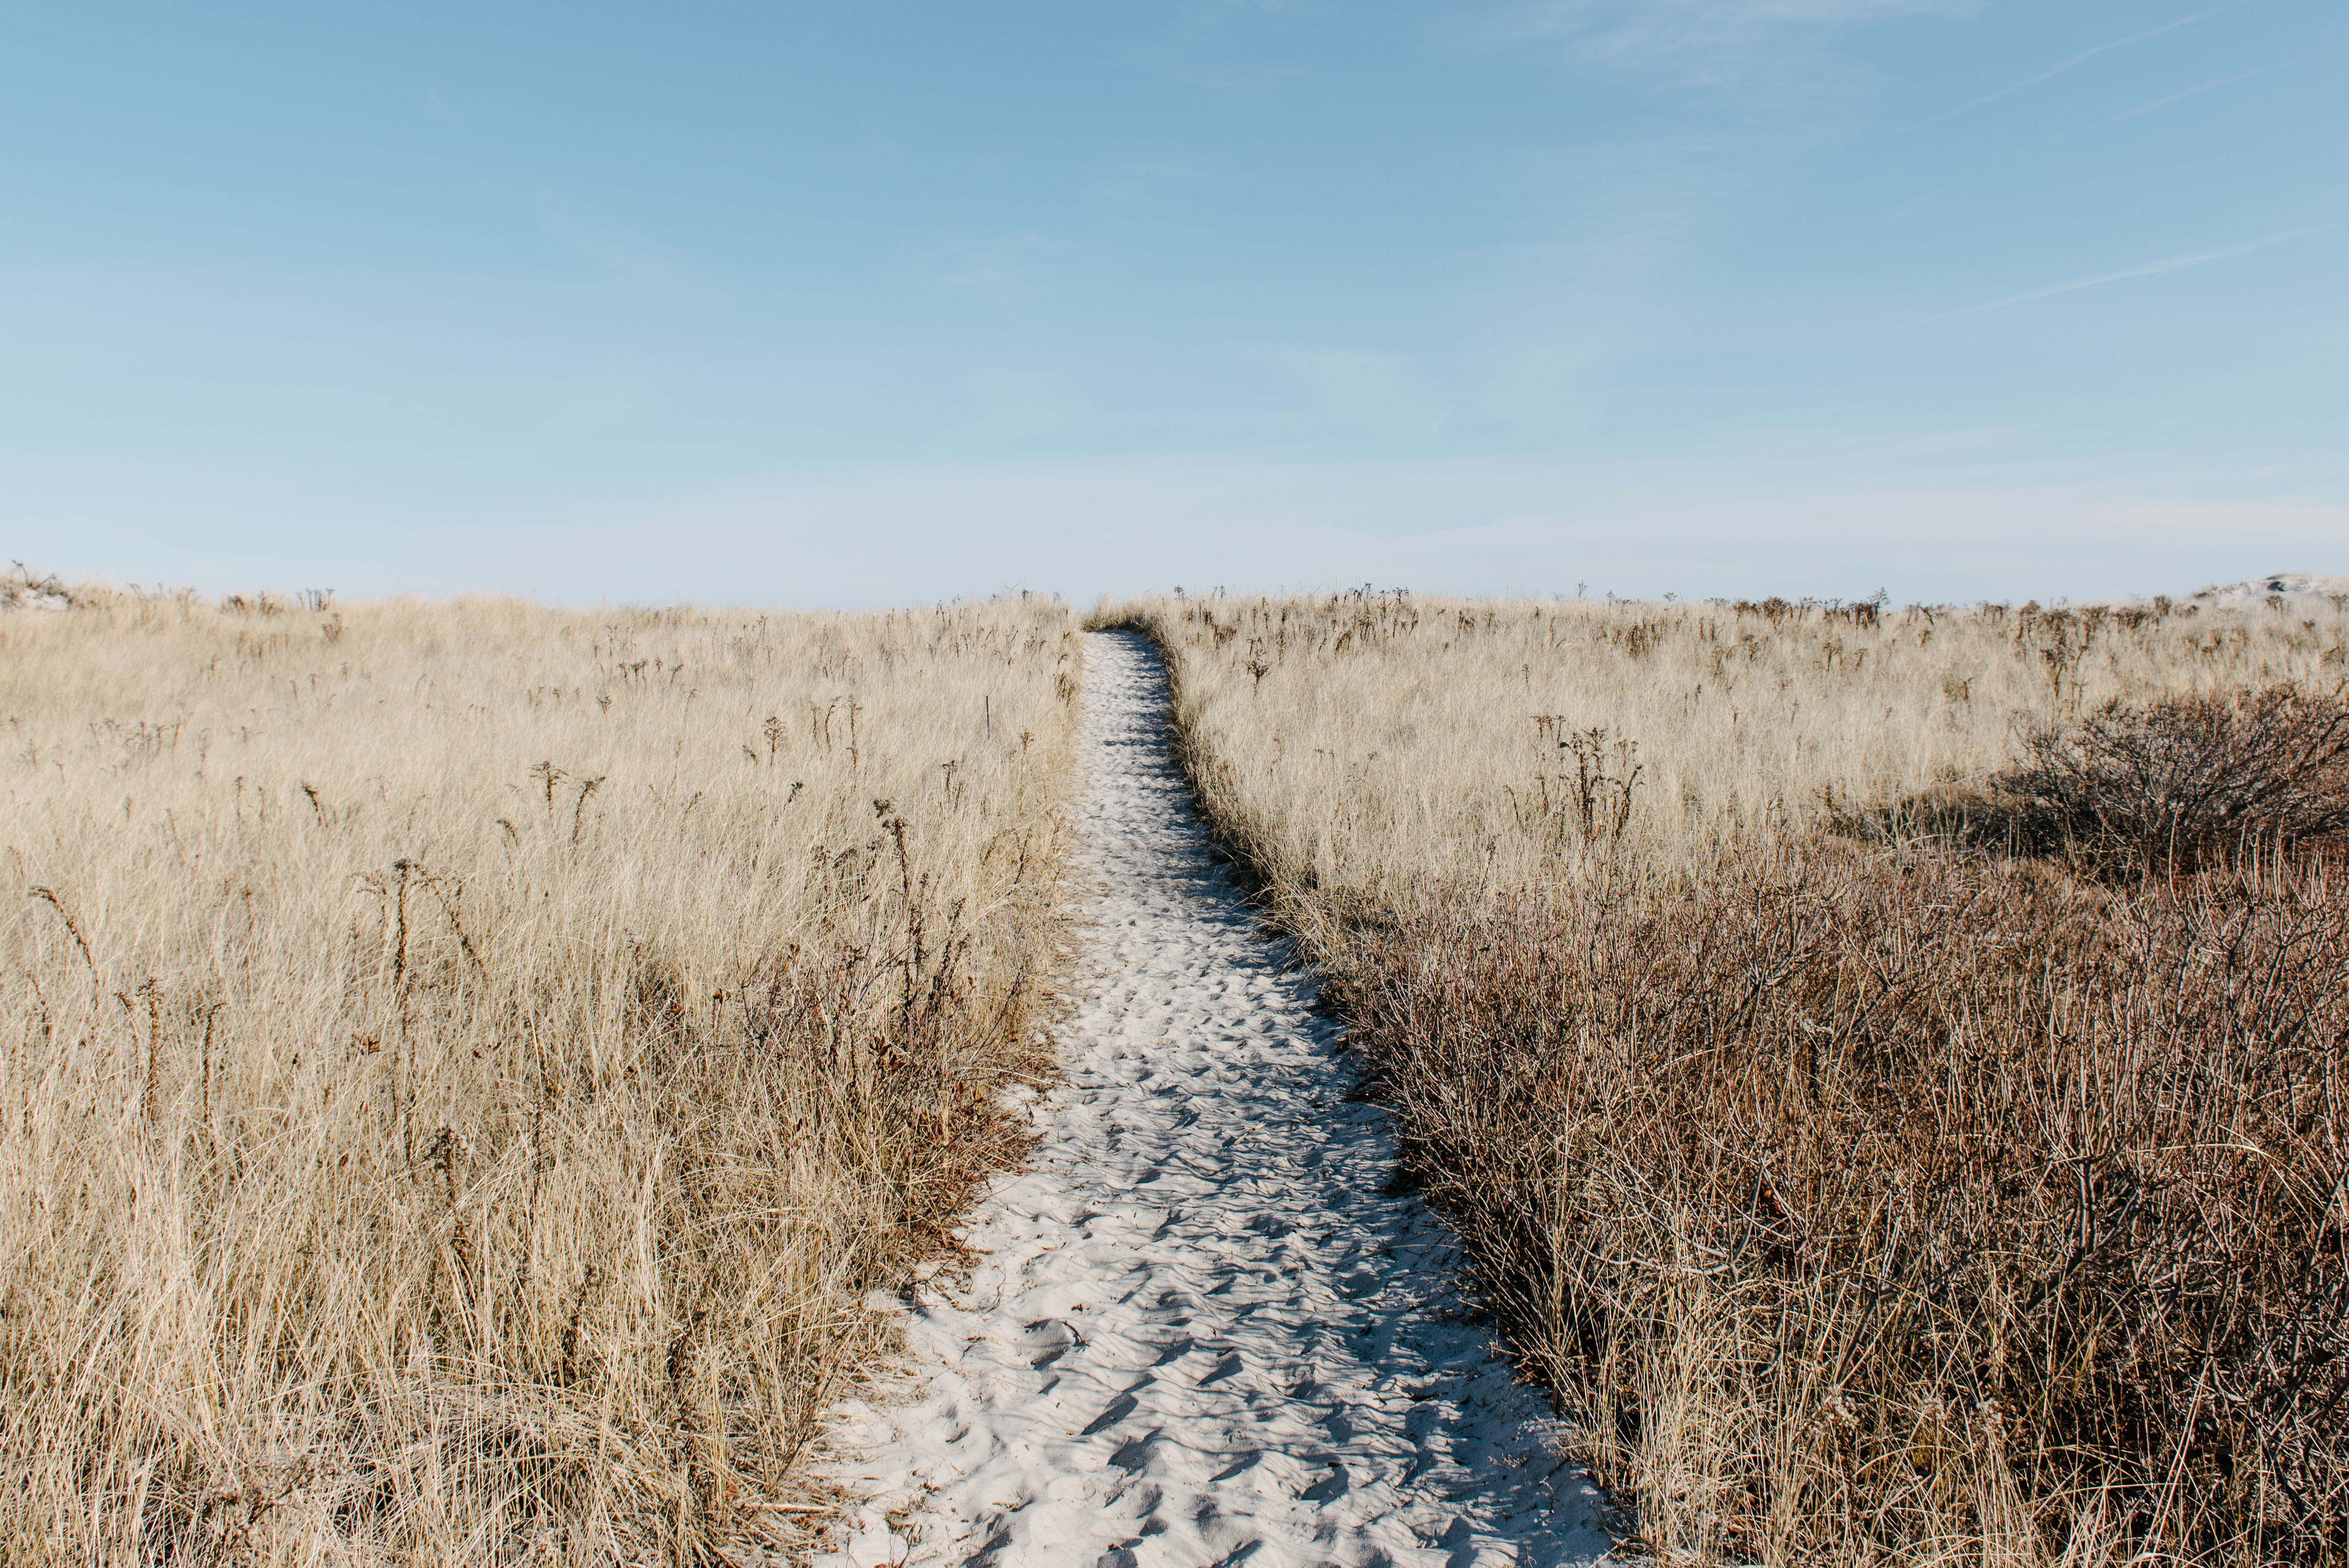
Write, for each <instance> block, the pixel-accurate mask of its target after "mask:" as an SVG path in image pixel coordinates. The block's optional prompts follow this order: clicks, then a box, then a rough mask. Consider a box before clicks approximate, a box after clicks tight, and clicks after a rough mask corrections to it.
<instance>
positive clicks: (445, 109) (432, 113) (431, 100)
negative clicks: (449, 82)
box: [424, 88, 465, 125]
mask: <svg viewBox="0 0 2349 1568" xmlns="http://www.w3.org/2000/svg"><path fill="white" fill-rule="evenodd" d="M424 118H425V119H429V120H430V121H431V122H432V123H433V124H435V125H462V124H464V123H465V117H464V116H463V115H461V114H459V113H458V112H457V111H456V110H455V109H453V108H450V106H449V100H448V99H446V98H442V97H441V96H440V88H428V89H427V90H426V91H425V94H424Z"/></svg>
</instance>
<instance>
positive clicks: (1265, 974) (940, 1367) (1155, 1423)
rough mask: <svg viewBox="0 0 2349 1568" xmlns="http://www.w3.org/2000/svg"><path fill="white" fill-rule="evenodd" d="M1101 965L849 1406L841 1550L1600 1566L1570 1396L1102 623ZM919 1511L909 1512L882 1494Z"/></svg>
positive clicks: (1109, 1560)
mask: <svg viewBox="0 0 2349 1568" xmlns="http://www.w3.org/2000/svg"><path fill="white" fill-rule="evenodd" d="M1086 665H1087V672H1088V673H1087V677H1086V692H1085V718H1084V726H1083V731H1082V735H1081V741H1080V746H1081V757H1080V765H1081V767H1082V769H1084V796H1083V806H1082V810H1083V813H1084V816H1083V825H1084V827H1085V830H1086V833H1087V841H1088V842H1087V850H1086V860H1085V871H1086V872H1087V873H1088V875H1089V876H1090V877H1091V879H1092V882H1093V883H1094V885H1095V887H1096V890H1097V891H1096V892H1095V893H1094V896H1093V897H1092V900H1091V901H1090V903H1089V904H1088V906H1087V910H1086V913H1087V916H1088V918H1089V920H1090V922H1091V924H1092V954H1091V967H1092V982H1091V986H1090V989H1089V991H1088V993H1087V995H1086V1000H1085V1003H1084V1006H1083V1007H1082V1008H1081V1010H1080V1011H1079V1012H1078V1014H1077V1015H1076V1016H1075V1017H1074V1019H1073V1020H1072V1026H1071V1030H1070V1033H1069V1037H1068V1038H1067V1039H1066V1041H1065V1042H1064V1043H1063V1047H1062V1055H1063V1066H1064V1068H1065V1073H1066V1078H1065V1082H1064V1083H1063V1084H1062V1086H1061V1087H1060V1088H1057V1089H1055V1090H1054V1091H1053V1092H1052V1093H1051V1094H1050V1096H1048V1097H1047V1098H1046V1099H1044V1101H1043V1102H1042V1103H1041V1105H1040V1106H1039V1108H1038V1109H1037V1117H1038V1123H1039V1131H1040V1133H1041V1134H1042V1136H1043V1142H1042V1145H1041V1146H1040V1148H1039V1149H1038V1150H1037V1151H1036V1155H1035V1158H1034V1159H1033V1161H1030V1165H1029V1166H1028V1168H1027V1169H1026V1170H1024V1171H1020V1172H1019V1173H1017V1174H1015V1175H1013V1176H1010V1177H1009V1178H1007V1179H1005V1180H1004V1181H1001V1182H999V1184H998V1185H997V1186H996V1188H995V1189H994V1191H992V1193H991V1195H990V1196H989V1197H988V1199H987V1201H986V1202H983V1203H982V1204H980V1206H979V1207H978V1211H977V1212H976V1213H975V1215H974V1217H973V1221H972V1223H971V1225H970V1227H969V1229H968V1232H967V1233H966V1238H965V1239H966V1240H967V1242H968V1244H969V1245H970V1247H971V1248H972V1249H973V1250H974V1251H975V1252H977V1253H978V1254H980V1256H981V1257H982V1258H983V1259H984V1260H985V1261H984V1262H983V1263H981V1264H980V1265H979V1266H978V1268H977V1269H976V1270H975V1271H974V1273H973V1274H972V1275H971V1277H970V1279H969V1280H968V1282H963V1283H959V1284H954V1285H952V1286H948V1287H945V1288H941V1287H942V1286H944V1284H945V1282H943V1281H941V1282H939V1283H938V1284H934V1285H932V1286H931V1287H929V1288H928V1289H926V1291H925V1293H924V1294H923V1295H921V1297H920V1299H919V1300H918V1302H917V1303H916V1305H913V1306H912V1307H910V1308H908V1309H907V1310H906V1322H905V1335H906V1340H907V1343H908V1346H909V1349H910V1351H911V1353H912V1359H913V1361H914V1364H915V1365H914V1370H913V1372H912V1374H911V1380H910V1382H909V1385H908V1387H906V1389H905V1399H904V1402H902V1403H898V1404H895V1405H891V1406H889V1407H887V1408H871V1407H867V1406H862V1405H858V1406H853V1407H850V1408H848V1409H846V1410H845V1411H843V1420H842V1423H841V1426H840V1429H839V1432H838V1441H839V1452H840V1453H841V1455H842V1459H841V1461H840V1463H839V1465H838V1467H837V1474H838V1476H839V1479H841V1480H843V1483H844V1484H846V1485H847V1486H848V1487H850V1488H851V1489H852V1490H853V1491H856V1492H857V1493H859V1494H860V1495H861V1496H863V1497H864V1499H865V1500H866V1503H865V1507H864V1510H863V1511H861V1512H860V1513H859V1515H858V1521H857V1528H856V1529H855V1531H854V1532H853V1534H852V1535H851V1537H850V1539H849V1541H848V1542H847V1544H846V1546H845V1547H844V1548H843V1550H842V1551H841V1552H838V1553H833V1555H832V1556H830V1557H828V1558H825V1559H822V1560H820V1561H822V1562H823V1563H826V1564H828V1565H829V1568H845V1565H849V1564H854V1568H869V1565H871V1564H875V1563H895V1562H910V1563H990V1564H1000V1565H1002V1568H1015V1565H1023V1568H1024V1565H1029V1564H1035V1565H1051V1568H1061V1565H1063V1564H1066V1565H1070V1568H1095V1565H1097V1564H1098V1565H1123V1564H1136V1565H1157V1564H1166V1565H1169V1568H1173V1565H1178V1564H1179V1565H1182V1568H1192V1565H1198V1568H1206V1565H1207V1564H1223V1563H1247V1564H1249V1565H1250V1568H1292V1565H1294V1568H1303V1565H1306V1564H1319V1563H1345V1564H1356V1563H1361V1564H1372V1563H1393V1564H1410V1565H1413V1568H1417V1565H1421V1564H1427V1565H1435V1564H1444V1565H1466V1564H1472V1563H1526V1564H1545V1565H1547V1564H1555V1563H1597V1562H1599V1560H1600V1559H1602V1558H1603V1557H1604V1556H1605V1554H1606V1552H1607V1547H1608V1542H1607V1539H1606V1537H1605V1536H1604V1535H1603V1534H1602V1533H1601V1532H1599V1529H1598V1528H1597V1525H1596V1523H1595V1522H1596V1521H1597V1520H1598V1519H1599V1517H1600V1514H1601V1512H1602V1509H1603V1504H1602V1502H1601V1500H1600V1498H1599V1494H1598V1493H1597V1492H1596V1491H1595V1490H1594V1489H1593V1488H1592V1487H1591V1486H1590V1484H1589V1482H1588V1480H1587V1479H1586V1478H1585V1477H1584V1476H1583V1475H1582V1474H1581V1473H1580V1472H1579V1471H1578V1470H1576V1469H1574V1468H1573V1467H1572V1466H1571V1465H1568V1464H1567V1463H1565V1462H1564V1461H1563V1460H1561V1458H1560V1456H1559V1443H1560V1438H1561V1432H1560V1429H1559V1426H1558V1423H1557V1420H1556V1419H1555V1418H1553V1417H1552V1416H1551V1414H1550V1410H1549V1406H1548V1403H1547V1400H1546V1399H1545V1398H1543V1397H1542V1396H1541V1395H1540V1394H1539V1393H1537V1391H1536V1390H1534V1389H1532V1388H1529V1387H1525V1386H1523V1385H1521V1384H1519V1383H1517V1382H1516V1379H1515V1377H1513V1375H1512V1373H1511V1370H1510V1367H1509V1365H1508V1363H1507V1361H1506V1359H1505V1358H1504V1357H1503V1356H1502V1354H1501V1351H1500V1347H1499V1346H1497V1345H1496V1344H1495V1341H1494V1339H1493V1337H1492V1336H1491V1335H1490V1334H1489V1333H1488V1332H1486V1331H1485V1330H1483V1329H1480V1328H1476V1327H1473V1326H1469V1325H1467V1324H1465V1323H1464V1322H1463V1321H1462V1314H1461V1311H1460V1302H1459V1299H1458V1296H1457V1295H1456V1292H1455V1288H1454V1285H1453V1284H1452V1283H1451V1282H1452V1279H1453V1276H1454V1273H1455V1272H1456V1268H1457V1262H1458V1259H1457V1249H1456V1247H1455V1245H1454V1243H1453V1242H1452V1241H1451V1239H1450V1238H1449V1236H1448V1235H1447V1234H1446V1233H1444V1230H1443V1228H1442V1226H1441V1225H1440V1224H1438V1223H1437V1222H1436V1221H1435V1220H1434V1219H1433V1216H1431V1215H1430V1214H1429V1213H1428V1212H1427V1211H1426V1210H1425V1208H1424V1207H1423V1206H1422V1205H1421V1204H1420V1202H1418V1200H1417V1199H1415V1198H1413V1197H1411V1196H1409V1195H1398V1194H1396V1193H1395V1192H1393V1191H1391V1190H1390V1178H1391V1176H1392V1170H1393V1165H1394V1155H1395V1146H1394V1137H1393V1133H1392V1130H1391V1129H1390V1127H1389V1124H1388V1119H1387V1117H1386V1113H1385V1112H1383V1111H1381V1110H1380V1109H1377V1108H1376V1107H1374V1106H1371V1105H1367V1104H1364V1103H1361V1102H1360V1101H1359V1100H1358V1099H1354V1098H1351V1096H1352V1093H1353V1091H1354V1090H1355V1089H1356V1088H1357V1087H1358V1086H1357V1078H1356V1076H1355V1073H1354V1071H1353V1069H1352V1068H1351V1067H1350V1066H1349V1065H1348V1064H1347V1062H1346V1061H1345V1059H1344V1057H1343V1056H1342V1055H1341V1053H1340V1050H1339V1048H1338V1041H1337V1038H1336V1036H1335V1034H1334V1032H1333V1031H1332V1029H1331V1028H1330V1026H1329V1025H1328V1024H1326V1023H1325V1022H1324V1021H1323V1020H1321V1019H1320V1018H1319V1017H1317V1016H1315V1013H1314V1010H1313V985H1312V982H1311V980H1310V978H1309V977H1308V976H1306V975H1301V974H1299V972H1297V971H1296V970H1294V969H1293V968H1290V967H1288V966H1287V954H1286V951H1285V950H1284V949H1283V948H1281V947H1280V946H1279V945H1278V944H1272V943H1268V942H1266V941H1264V940H1263V939H1262V938H1261V937H1260V936H1259V935H1258V934H1257V930H1256V924H1255V921H1254V920H1253V918H1252V917H1251V915H1250V913H1249V912H1248V910H1247V906H1246V905H1245V904H1244V903H1243V902H1242V901H1241V898H1240V895H1239V892H1238V890H1237V887H1236V885H1235V884H1234V883H1233V882H1232V881H1231V880H1230V878H1229V877H1228V876H1227V875H1226V872H1224V871H1223V870H1222V869H1221V863H1220V861H1219V859H1218V857H1217V856H1216V854H1215V852H1214V851H1213V849H1212V848H1211V846H1210V844H1209V842H1208V839H1207V835H1206V830H1205V829H1204V828H1203V827H1202V826H1201V824H1200V822H1199V819H1198V817H1197V815H1196V814H1195V811H1194V810H1193V809H1192V800H1191V795H1190V791H1189V789H1188V788H1187V787H1186V786H1185V783H1184V781H1183V779H1182V776H1181V775H1180V773H1178V772H1177V771H1176V769H1175V767H1174V760H1173V758H1172V757H1171V755H1170V754H1169V751H1168V748H1167V741H1166V734H1165V707H1166V686H1165V680H1164V672H1163V671H1162V669H1161V668H1160V666H1159V664H1158V660H1157V658H1156V656H1155V655H1154V654H1153V653H1152V651H1151V650H1150V648H1149V646H1148V645H1147V644H1145V643H1144V642H1143V639H1141V638H1140V637H1139V636H1135V635H1133V634H1114V633H1111V634H1094V635H1093V636H1092V638H1091V639H1090V641H1089V644H1088V646H1087V648H1086ZM893 1520H894V1521H899V1522H901V1523H899V1524H898V1525H896V1526H895V1527H893V1526H892V1524H891V1521H893Z"/></svg>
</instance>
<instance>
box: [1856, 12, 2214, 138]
mask: <svg viewBox="0 0 2349 1568" xmlns="http://www.w3.org/2000/svg"><path fill="white" fill-rule="evenodd" d="M2246 3H2247V0H2226V4H2224V5H2213V6H2211V7H2210V8H2209V10H2207V11H2197V12H2195V13H2194V14H2193V15H2190V16H2179V17H2178V18H2176V19H2175V20H2173V21H2168V22H2164V23H2163V24H2162V25H2161V26H2158V27H2148V28H2147V29H2146V30H2145V31H2144V32H2142V33H2131V34H2130V35H2129V36H2127V37H2126V38H2115V39H2113V40H2112V41H2111V42H2110V43H2106V44H2098V45H2097V46H2095V48H2093V49H2083V50H2081V51H2080V52H2079V53H2078V54H2076V55H2074V56H2073V57H2071V58H2069V59H2066V60H2058V61H2056V62H2055V64H2054V65H2052V66H2050V67H2047V68H2046V69H2045V70H2044V71H2040V72H2038V73H2037V74H2035V75H2033V76H2028V77H2023V79H2022V80H2021V81H2019V82H2016V83H2014V84H2013V85H2012V86H2010V87H2002V88H1999V89H1998V91H1996V92H1994V93H1984V94H1982V97H1980V98H1971V99H1969V100H1968V101H1966V102H1964V103H1961V104H1960V105H1959V106H1958V107H1957V108H1953V109H1947V110H1944V111H1943V112H1941V113H1940V114H1937V115H1934V116H1932V117H1931V118H1930V119H1920V120H1919V121H1917V122H1916V123H1915V124H1913V125H1904V126H1902V127H1900V128H1899V130H1896V131H1895V132H1893V134H1894V135H1896V136H1899V135H1905V134H1906V133H1908V132H1909V131H1912V130H1922V129H1925V128H1926V127H1927V126H1930V125H1940V123H1941V122H1942V121H1944V120H1951V119H1957V118H1958V116H1960V115H1961V114H1971V113H1972V112H1973V111H1974V110H1976V109H1978V108H1985V107H1987V106H1989V105H1991V104H1994V103H1996V102H1998V101H1999V100H2000V99H2001V98H2013V96H2014V95H2015V94H2017V93H2019V92H2022V91H2023V90H2024V89H2025V88H2035V87H2037V86H2038V85H2039V84H2040V83H2042V82H2044V81H2052V80H2054V78H2055V77H2060V76H2062V75H2063V74H2064V72H2065V71H2068V70H2070V69H2072V68H2073V67H2075V66H2083V65H2085V64H2087V63H2088V62H2089V61H2090V60H2093V59H2095V57H2097V56H2098V55H2108V54H2110V53H2112V52H2113V51H2114V50H2115V49H2126V48H2127V47H2128V46H2130V45H2131V44H2142V43H2144V42H2145V41H2146V40H2147V39H2148V38H2158V37H2160V36H2162V35H2163V34H2164V33H2174V32H2176V31H2177V30H2178V28H2180V27H2183V26H2189V24H2191V23H2195V22H2199V21H2201V20H2203V19H2204V18H2205V17H2209V16H2216V15H2218V14H2219V13H2220V12H2221V11H2231V10H2233V9H2234V8H2235V7H2236V6H2238V5H2244V4H2246Z"/></svg>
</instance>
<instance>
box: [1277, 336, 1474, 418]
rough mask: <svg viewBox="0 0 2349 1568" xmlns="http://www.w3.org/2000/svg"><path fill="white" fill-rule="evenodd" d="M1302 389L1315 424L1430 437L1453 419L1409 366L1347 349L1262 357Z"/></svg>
mask: <svg viewBox="0 0 2349 1568" xmlns="http://www.w3.org/2000/svg"><path fill="white" fill-rule="evenodd" d="M1264 357H1265V359H1266V360H1267V361H1268V363H1270V364H1272V365H1275V366H1278V367H1279V368H1280V369H1281V371H1282V372H1284V373H1285V374H1286V375H1287V376H1288V378H1289V379H1290V380H1291V381H1292V382H1294V383H1295V384H1296V385H1297V387H1299V390H1301V391H1302V392H1303V393H1304V394H1305V396H1306V398H1307V400H1308V402H1309V410H1308V412H1307V413H1306V416H1305V418H1306V419H1307V420H1308V421H1309V422H1310V423H1313V424H1322V425H1334V426H1338V427H1340V428H1352V429H1365V430H1372V431H1376V432H1377V433H1379V434H1381V435H1385V436H1392V437H1412V436H1432V435H1433V434H1434V433H1435V432H1436V431H1438V430H1440V429H1442V428H1444V424H1445V423H1446V421H1448V420H1449V419H1450V418H1452V411H1451V409H1449V408H1447V407H1444V406H1443V405H1442V404H1441V403H1439V402H1438V401H1437V400H1436V398H1435V397H1434V396H1433V394H1432V392H1431V391H1430V389H1429V388H1428V387H1426V385H1425V384H1424V383H1423V381H1422V379H1421V377H1420V376H1419V374H1418V372H1417V371H1416V370H1415V369H1414V368H1413V366H1412V364H1411V362H1410V361H1409V360H1407V359H1404V358H1402V356H1398V355H1392V354H1378V353H1366V352H1363V351H1361V350H1359V349H1345V348H1278V349H1274V350H1272V351H1271V352H1269V353H1268V354H1266V355H1265V356H1264Z"/></svg>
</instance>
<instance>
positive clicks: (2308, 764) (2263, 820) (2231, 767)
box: [1999, 682, 2349, 876]
mask: <svg viewBox="0 0 2349 1568" xmlns="http://www.w3.org/2000/svg"><path fill="white" fill-rule="evenodd" d="M1999 789H2000V790H2001V792H2002V793H2003V794H2005V795H2007V796H2010V797H2011V798H2013V800H2014V801H2015V803H2016V808H2017V809H2016V810H2015V813H2014V814H2015V817H2016V820H2018V821H2019V822H2020V823H2022V824H2023V837H2024V839H2025V840H2026V841H2033V842H2035V843H2036V844H2038V845H2041V846H2047V847H2064V848H2070V849H2075V850H2085V851H2087V852H2088V853H2089V854H2090V855H2091V856H2093V857H2097V858H2101V859H2103V860H2105V861H2107V862H2110V863H2114V864H2116V865H2121V866H2126V867H2127V868H2128V869H2130V870H2133V871H2137V872H2143V873H2145V874H2148V875H2157V874H2158V875H2169V876H2175V875H2178V873H2179V872H2190V871H2193V870H2194V869H2196V868H2197V867H2199V866H2201V865H2204V864H2209V863H2214V862H2217V863H2226V862H2230V861H2235V860H2238V859H2240V858H2241V857H2242V855H2243V854H2244V853H2245V852H2247V851H2257V850H2258V849H2260V848H2261V847H2263V846H2269V845H2286V844H2290V843H2292V842H2294V841H2301V840H2305V839H2308V838H2312V837H2316V836H2320V835H2324V834H2329V833H2336V832H2339V831H2341V830H2343V829H2344V828H2349V702H2344V701H2343V699H2342V695H2341V691H2340V689H2339V688H2338V687H2336V688H2335V689H2334V690H2333V691H2332V692H2329V693H2319V692H2314V691H2311V690H2309V689H2308V688H2306V687H2304V686H2298V685H2295V684H2293V683H2291V682H2283V683H2279V684H2277V685H2273V686H2267V687H2265V688H2264V689H2261V690H2258V691H2247V692H2240V693H2236V694H2231V695H2229V696H2210V695H2195V696H2172V697H2166V698H2163V699H2161V700H2159V701H2156V702H2152V703H2148V704H2145V705H2142V706H2131V705H2125V704H2123V703H2121V702H2119V701H2118V700H2117V699H2116V700H2115V701H2112V702H2108V703H2106V705H2105V706H2104V707H2101V708H2099V709H2097V710H2096V711H2095V713H2093V714H2090V715H2089V716H2088V717H2085V718H2082V719H2078V720H2075V721H2074V722H2072V723H2069V724H2063V725H2047V726H2043V727H2039V728H2037V729H2036V730H2034V731H2033V733H2032V735H2031V736H2030V738H2028V740H2027V741H2026V743H2025V747H2024V759H2023V764H2022V766H2021V767H2019V768H2017V769H2013V771H2011V772H2009V773H2007V774H2006V775H2004V776H2003V777H2002V779H2000V780H1999Z"/></svg>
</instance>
